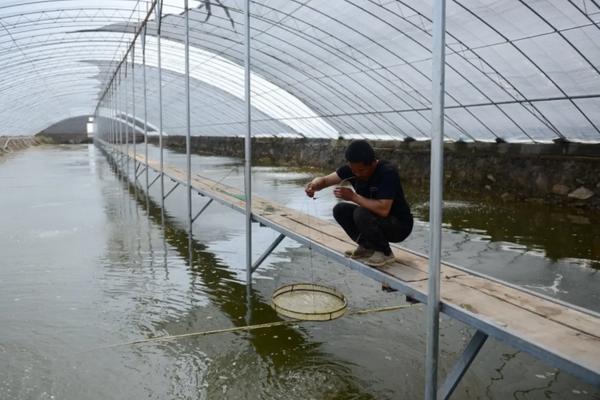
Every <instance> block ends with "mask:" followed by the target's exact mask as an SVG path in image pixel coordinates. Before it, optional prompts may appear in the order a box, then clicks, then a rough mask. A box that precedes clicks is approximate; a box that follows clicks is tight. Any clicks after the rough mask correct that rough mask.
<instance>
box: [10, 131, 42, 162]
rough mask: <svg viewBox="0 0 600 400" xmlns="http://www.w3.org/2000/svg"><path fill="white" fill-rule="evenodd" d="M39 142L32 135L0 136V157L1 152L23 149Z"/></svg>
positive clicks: (39, 141) (39, 142)
mask: <svg viewBox="0 0 600 400" xmlns="http://www.w3.org/2000/svg"><path fill="white" fill-rule="evenodd" d="M41 143H42V141H41V140H39V139H38V138H35V137H33V136H0V157H1V156H2V154H5V153H12V152H14V151H18V150H23V149H26V148H28V147H31V146H36V145H38V144H41Z"/></svg>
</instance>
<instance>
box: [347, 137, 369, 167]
mask: <svg viewBox="0 0 600 400" xmlns="http://www.w3.org/2000/svg"><path fill="white" fill-rule="evenodd" d="M346 160H347V161H348V162H351V163H357V162H361V163H363V164H365V165H370V164H372V163H373V161H375V152H374V151H373V148H372V147H371V145H370V144H369V142H367V141H366V140H355V141H353V142H352V143H350V144H349V145H348V148H347V149H346Z"/></svg>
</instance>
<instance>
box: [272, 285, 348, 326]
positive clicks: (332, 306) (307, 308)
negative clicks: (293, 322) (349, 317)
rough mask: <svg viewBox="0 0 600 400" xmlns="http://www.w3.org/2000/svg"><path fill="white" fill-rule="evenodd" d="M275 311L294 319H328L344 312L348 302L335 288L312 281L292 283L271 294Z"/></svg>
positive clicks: (339, 315) (337, 316)
mask: <svg viewBox="0 0 600 400" xmlns="http://www.w3.org/2000/svg"><path fill="white" fill-rule="evenodd" d="M272 304H273V308H274V309H275V311H277V313H279V314H281V315H283V316H285V317H289V318H295V319H301V320H309V321H329V320H332V319H336V318H339V317H341V316H342V315H344V314H345V313H346V309H347V307H348V302H347V301H346V298H345V297H344V295H343V294H341V293H340V292H338V291H336V290H335V289H332V288H329V287H326V286H321V285H317V284H314V283H294V284H289V285H285V286H282V287H280V288H279V289H277V290H276V291H275V292H274V293H273V296H272Z"/></svg>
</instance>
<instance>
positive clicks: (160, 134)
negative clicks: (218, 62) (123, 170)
mask: <svg viewBox="0 0 600 400" xmlns="http://www.w3.org/2000/svg"><path fill="white" fill-rule="evenodd" d="M161 24H162V0H158V1H157V2H156V26H157V32H156V42H157V44H158V49H157V51H158V147H159V149H160V198H161V201H160V207H161V209H163V210H164V208H165V200H164V196H165V170H164V164H163V108H162V49H161V46H160V45H161V43H160V35H161Z"/></svg>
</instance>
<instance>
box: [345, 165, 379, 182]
mask: <svg viewBox="0 0 600 400" xmlns="http://www.w3.org/2000/svg"><path fill="white" fill-rule="evenodd" d="M348 165H350V169H351V170H352V173H353V174H354V175H356V178H357V179H358V180H361V181H367V180H369V178H370V177H371V175H373V172H374V171H375V166H376V165H377V161H373V162H372V163H371V164H363V163H362V162H356V163H354V162H351V163H348Z"/></svg>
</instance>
